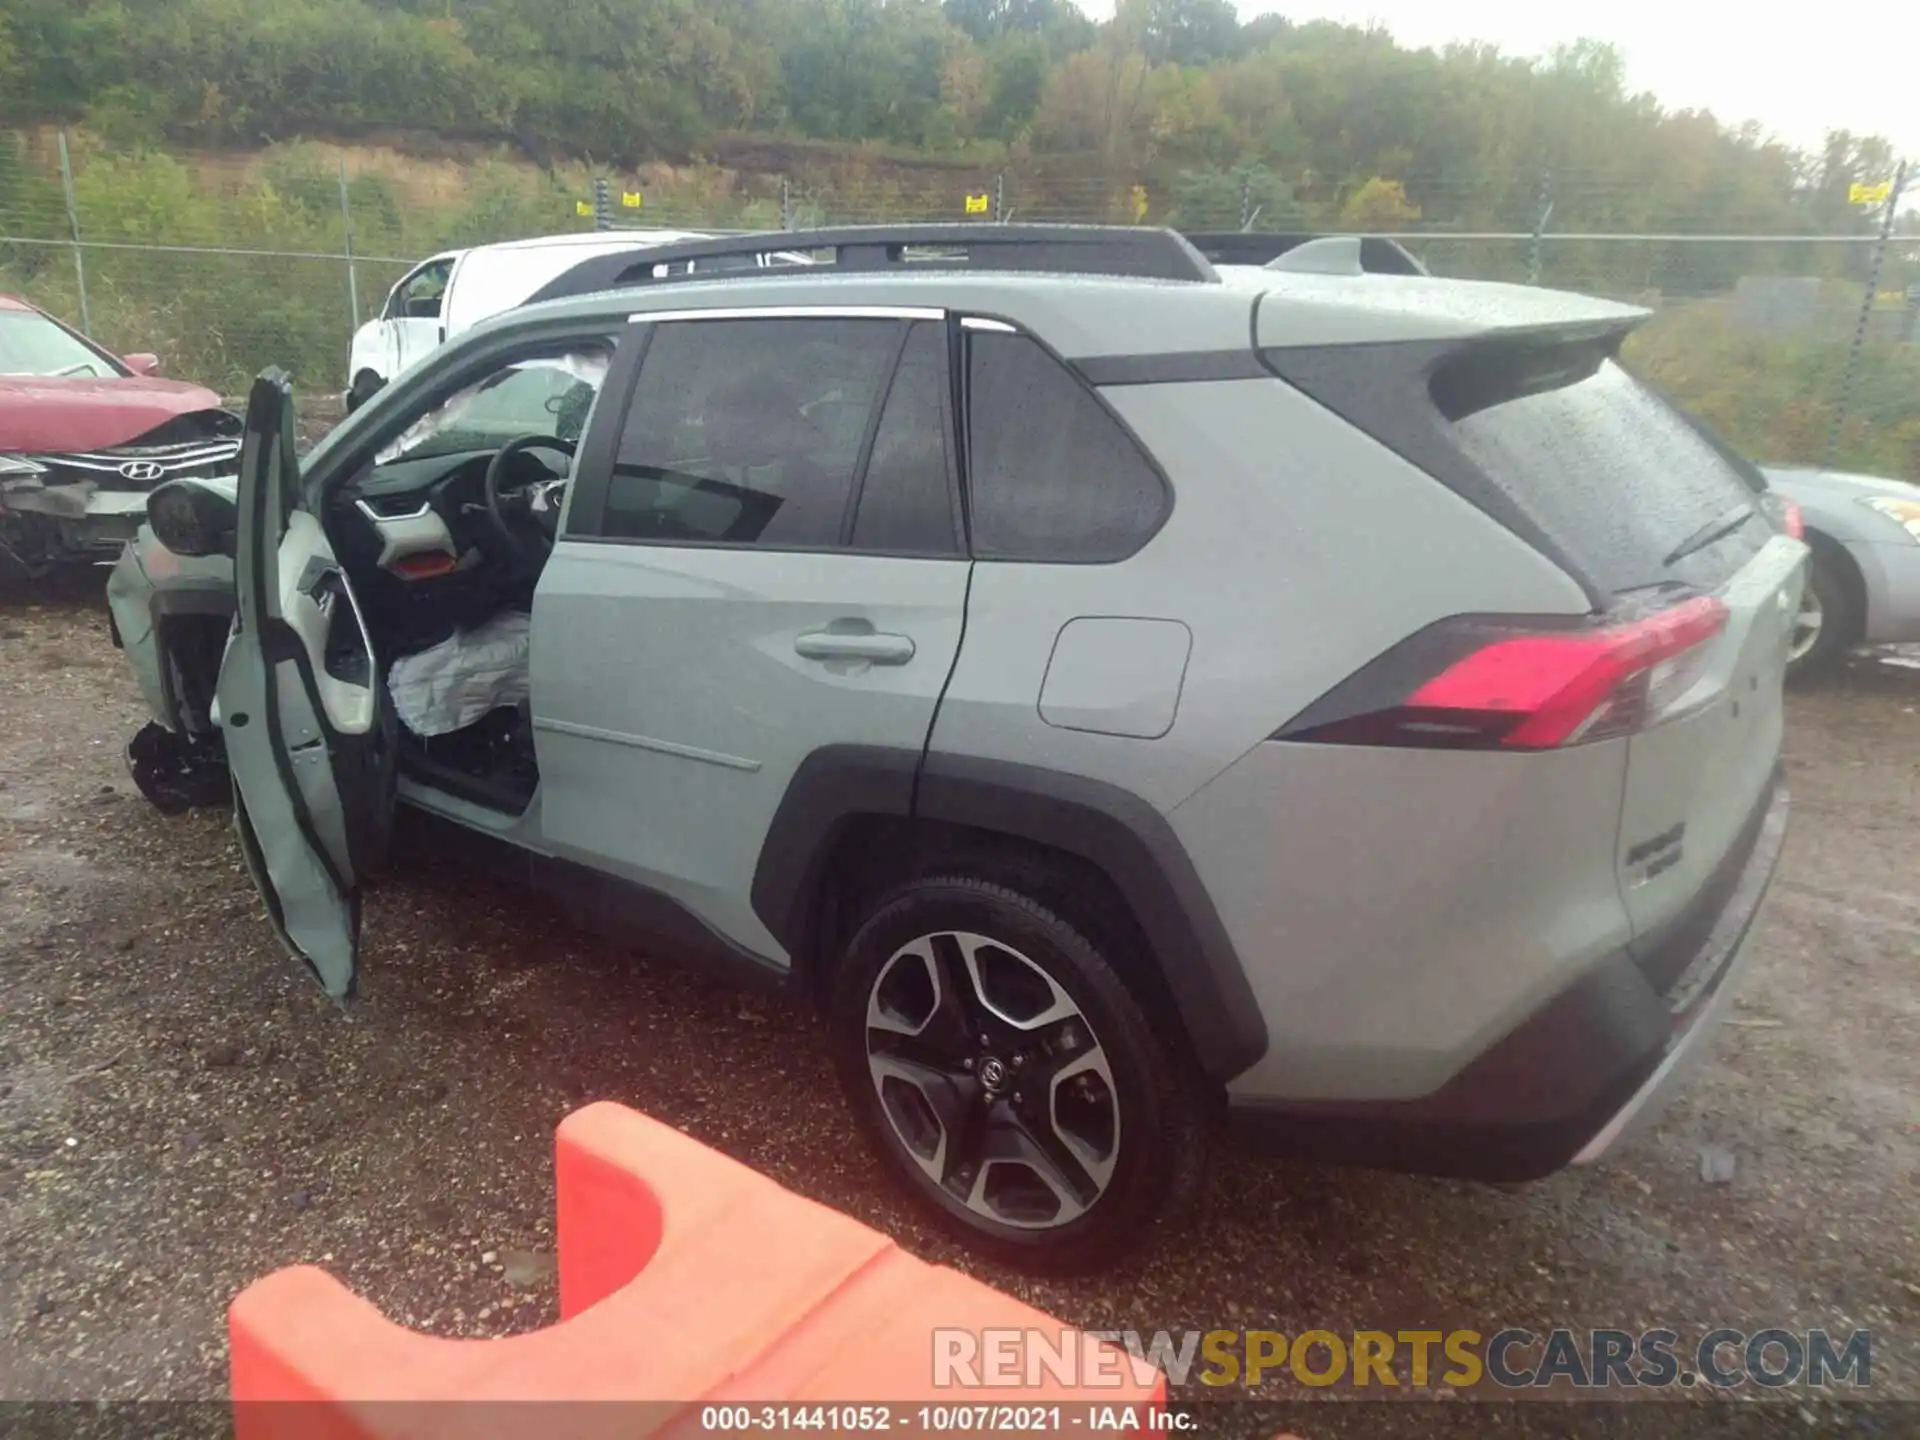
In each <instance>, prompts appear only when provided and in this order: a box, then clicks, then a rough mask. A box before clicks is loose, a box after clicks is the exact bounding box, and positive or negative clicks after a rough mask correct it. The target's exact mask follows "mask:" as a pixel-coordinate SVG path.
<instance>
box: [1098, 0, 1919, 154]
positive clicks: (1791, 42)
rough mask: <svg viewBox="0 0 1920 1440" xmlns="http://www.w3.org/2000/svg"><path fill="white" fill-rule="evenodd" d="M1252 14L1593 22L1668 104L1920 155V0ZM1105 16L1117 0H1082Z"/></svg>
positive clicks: (1530, 3) (1425, 3) (1438, 39)
mask: <svg viewBox="0 0 1920 1440" xmlns="http://www.w3.org/2000/svg"><path fill="white" fill-rule="evenodd" d="M1235 3H1236V5H1237V8H1238V9H1239V11H1240V18H1241V19H1242V20H1249V19H1251V18H1253V17H1254V16H1255V15H1260V14H1264V13H1267V12H1275V13H1278V14H1281V15H1285V16H1286V17H1287V18H1288V19H1290V20H1295V21H1300V20H1316V19H1326V20H1338V21H1340V22H1342V23H1344V24H1349V25H1365V24H1368V23H1370V22H1376V23H1378V24H1380V25H1383V26H1384V27H1385V28H1386V29H1388V30H1389V31H1391V32H1392V33H1393V35H1394V37H1395V38H1396V39H1397V40H1399V41H1400V43H1401V44H1403V45H1407V46H1411V47H1413V48H1416V49H1418V48H1423V47H1426V46H1436V47H1437V46H1440V45H1444V44H1446V43H1448V42H1449V41H1454V40H1486V41H1491V42H1492V43H1493V44H1496V45H1498V46H1499V47H1500V48H1501V49H1502V50H1505V51H1507V52H1508V53H1510V54H1514V55H1522V56H1533V55H1542V54H1545V53H1546V52H1547V51H1549V50H1551V49H1552V48H1553V46H1554V45H1556V44H1558V43H1560V42H1561V41H1565V40H1575V39H1579V38H1580V37H1582V36H1590V37H1591V38H1593V39H1596V40H1605V41H1608V42H1609V43H1611V44H1613V45H1616V46H1618V47H1619V48H1620V50H1621V52H1622V53H1623V54H1624V55H1625V56H1626V61H1627V79H1628V83H1629V85H1630V86H1631V87H1632V88H1633V89H1635V90H1651V91H1652V92H1653V93H1654V94H1655V95H1656V96H1658V97H1659V100H1660V103H1661V104H1662V105H1664V106H1666V107H1667V108H1668V109H1676V110H1678V109H1698V110H1711V111H1712V112H1713V113H1714V115H1715V116H1716V117H1718V118H1719V119H1720V120H1722V121H1724V122H1726V123H1728V124H1738V123H1739V122H1740V121H1742V120H1749V119H1752V120H1758V121H1759V122H1760V123H1761V124H1762V125H1764V126H1765V127H1766V128H1767V129H1769V130H1771V131H1773V132H1774V133H1775V134H1776V135H1778V136H1779V138H1780V139H1782V140H1784V141H1786V142H1788V143H1789V144H1792V145H1796V146H1799V147H1802V148H1810V147H1812V146H1814V145H1817V144H1818V143H1819V141H1820V138H1821V136H1822V135H1823V134H1825V132H1826V131H1828V130H1831V129H1848V130H1853V131H1856V132H1864V133H1869V134H1881V135H1885V136H1887V137H1888V138H1889V139H1891V140H1892V141H1893V142H1894V145H1895V148H1896V150H1897V151H1899V152H1900V153H1903V154H1905V155H1906V156H1907V157H1908V158H1910V159H1914V160H1920V83H1916V81H1920V6H1916V5H1914V4H1912V3H1910V0H1892V3H1885V0H1823V3H1819V4H1811V3H1807V0H1799V3H1796V4H1792V5H1778V6H1769V5H1766V4H1755V3H1751V0H1748V3H1743V4H1739V5H1734V4H1731V3H1725V0H1723V3H1719V4H1702V3H1699V0H1604V3H1600V4H1554V3H1552V0H1235ZM1081 8H1082V9H1083V10H1085V11H1086V12H1087V13H1088V14H1089V15H1093V16H1096V17H1098V18H1101V19H1104V18H1106V17H1107V16H1110V15H1111V14H1112V13H1113V0H1081Z"/></svg>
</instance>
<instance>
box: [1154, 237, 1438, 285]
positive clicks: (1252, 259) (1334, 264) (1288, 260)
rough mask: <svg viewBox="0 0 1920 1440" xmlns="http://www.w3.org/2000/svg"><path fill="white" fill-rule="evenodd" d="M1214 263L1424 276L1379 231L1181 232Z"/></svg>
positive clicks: (1413, 261) (1416, 262)
mask: <svg viewBox="0 0 1920 1440" xmlns="http://www.w3.org/2000/svg"><path fill="white" fill-rule="evenodd" d="M1186 236H1187V240H1188V242H1189V243H1191V244H1192V246H1193V248H1194V249H1196V250H1198V251H1199V252H1200V253H1201V254H1202V255H1204V256H1206V257H1207V259H1208V260H1210V261H1211V262H1212V263H1214V264H1215V265H1260V266H1264V267H1265V268H1267V269H1269V270H1294V271H1302V272H1310V273H1313V274H1320V275H1425V274H1427V273H1428V271H1427V267H1426V266H1425V265H1423V264H1421V263H1420V261H1419V259H1418V258H1417V257H1416V256H1415V255H1414V254H1413V253H1412V252H1411V251H1410V250H1408V249H1407V248H1406V247H1405V246H1404V245H1402V244H1401V243H1400V242H1399V241H1398V240H1390V239H1388V238H1387V237H1386V236H1384V235H1298V234H1295V235H1280V234H1261V233H1257V232H1253V231H1245V230H1228V231H1210V232H1209V231H1203V232H1199V233H1194V232H1186Z"/></svg>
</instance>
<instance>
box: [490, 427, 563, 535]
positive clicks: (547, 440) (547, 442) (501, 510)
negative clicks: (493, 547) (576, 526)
mask: <svg viewBox="0 0 1920 1440" xmlns="http://www.w3.org/2000/svg"><path fill="white" fill-rule="evenodd" d="M522 450H551V451H553V452H554V453H555V454H558V455H565V456H566V457H567V458H568V459H569V460H571V459H572V458H573V452H574V444H573V442H572V441H571V440H562V439H560V438H559V437H558V436H557V435H520V436H517V437H515V438H514V439H512V440H509V441H508V442H507V443H506V444H504V445H502V446H501V447H500V448H499V449H498V450H496V451H495V452H494V455H493V459H492V460H491V461H490V462H489V463H488V465H487V478H486V484H485V490H486V497H487V520H488V521H489V523H491V524H492V526H493V530H494V533H495V534H496V535H498V536H499V537H500V543H501V544H503V545H504V546H506V548H507V552H508V553H509V554H510V555H512V556H513V557H514V558H515V559H517V560H528V561H532V560H544V559H545V558H546V556H547V552H548V551H550V550H552V549H553V539H554V534H555V529H556V527H557V526H558V525H559V522H560V511H559V508H558V507H557V506H554V507H552V508H547V507H546V506H545V505H544V504H543V502H544V501H545V500H546V498H547V496H546V492H545V489H544V487H536V489H535V493H534V494H533V495H531V496H530V497H529V498H528V499H527V501H526V502H525V503H524V508H523V509H519V510H518V513H519V514H521V515H524V516H525V517H526V522H525V523H521V524H515V523H514V521H512V520H510V519H508V514H509V511H508V507H507V503H506V501H505V500H504V499H503V498H502V496H501V494H500V482H501V479H502V478H503V477H504V476H505V475H506V473H507V462H508V461H509V460H511V459H512V458H513V457H514V456H516V455H518V454H519V453H520V452H521V451H522ZM559 483H561V484H565V483H566V482H565V479H564V477H563V478H562V479H561V480H560V482H559Z"/></svg>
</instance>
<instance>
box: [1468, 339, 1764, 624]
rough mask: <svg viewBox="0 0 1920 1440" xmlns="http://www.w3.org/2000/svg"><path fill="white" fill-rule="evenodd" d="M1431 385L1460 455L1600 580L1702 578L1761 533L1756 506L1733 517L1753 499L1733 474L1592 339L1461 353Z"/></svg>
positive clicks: (1608, 584)
mask: <svg viewBox="0 0 1920 1440" xmlns="http://www.w3.org/2000/svg"><path fill="white" fill-rule="evenodd" d="M1431 392H1432V395H1433V399H1434V403H1435V405H1436V406H1437V407H1438V408H1439V410H1440V412H1441V414H1442V416H1443V417H1445V419H1446V420H1447V422H1448V423H1449V426H1450V429H1451V432H1452V436H1453V439H1454V442H1455V443H1456V444H1457V445H1458V447H1459V448H1460V450H1461V451H1462V452H1463V453H1464V455H1465V456H1466V458H1467V459H1468V460H1469V461H1471V462H1472V464H1473V465H1474V466H1475V467H1476V468H1477V469H1478V470H1479V471H1481V472H1482V473H1483V474H1484V475H1486V476H1487V477H1488V478H1489V479H1490V480H1492V481H1493V483H1494V484H1495V485H1497V486H1498V487H1499V488H1500V489H1502V490H1503V491H1505V492H1506V493H1507V494H1508V495H1509V496H1510V497H1511V498H1512V500H1513V501H1514V503H1515V504H1516V505H1518V506H1519V508H1520V509H1521V510H1523V511H1524V512H1526V514H1528V515H1529V516H1530V517H1531V518H1532V519H1533V520H1534V522H1535V523H1536V524H1538V525H1539V527H1540V528H1541V529H1542V530H1543V531H1545V532H1546V533H1547V534H1549V535H1551V536H1552V537H1553V538H1554V539H1555V540H1556V541H1557V542H1558V543H1559V544H1560V545H1561V546H1562V547H1563V548H1564V549H1565V550H1566V552H1567V553H1568V554H1569V555H1570V556H1572V557H1573V558H1575V559H1576V560H1577V561H1578V562H1579V563H1580V564H1581V565H1582V566H1584V567H1585V568H1587V569H1588V570H1589V571H1590V572H1591V573H1592V575H1593V577H1594V579H1595V581H1596V582H1597V583H1598V584H1599V585H1601V586H1602V587H1603V588H1605V589H1608V590H1611V591H1614V592H1616V593H1617V592H1620V591H1625V590H1631V589H1636V588H1640V587H1644V586H1649V585H1656V584H1659V583H1661V582H1663V581H1673V580H1679V581H1683V582H1686V583H1689V584H1693V585H1698V586H1701V587H1702V588H1707V589H1711V588H1715V587H1717V586H1719V585H1720V584H1722V583H1724V582H1725V581H1726V580H1727V579H1728V578H1729V577H1730V576H1731V575H1732V574H1733V573H1734V571H1736V570H1738V569H1739V568H1740V566H1741V565H1743V564H1744V563H1746V561H1747V560H1748V559H1750V558H1751V557H1752V556H1753V555H1754V554H1755V553H1756V552H1757V551H1758V550H1759V549H1760V547H1761V546H1762V545H1764V544H1765V543H1766V541H1767V538H1768V536H1769V534H1770V530H1769V527H1768V526H1767V524H1766V523H1765V522H1764V520H1762V519H1761V518H1759V516H1758V514H1757V512H1756V514H1755V515H1754V518H1752V519H1750V520H1748V521H1747V523H1745V524H1744V525H1743V524H1741V523H1739V522H1740V520H1741V512H1742V510H1743V508H1744V509H1748V510H1751V509H1752V508H1753V505H1754V492H1753V490H1752V488H1751V487H1750V486H1749V485H1748V483H1747V482H1746V480H1745V478H1744V477H1743V476H1742V475H1741V473H1740V472H1739V471H1738V470H1736V469H1735V468H1734V466H1733V465H1732V464H1730V463H1729V460H1728V458H1727V457H1726V456H1725V455H1723V454H1721V453H1720V451H1719V450H1718V449H1716V447H1715V446H1714V445H1713V443H1712V442H1711V441H1710V440H1709V439H1708V438H1707V437H1706V436H1704V435H1703V434H1702V433H1701V432H1700V430H1699V429H1698V428H1697V427H1696V426H1694V425H1693V424H1691V423H1690V422H1689V421H1688V420H1687V418H1686V417H1685V416H1684V415H1682V414H1681V413H1680V412H1678V411H1677V410H1675V409H1674V408H1673V407H1672V406H1670V405H1668V404H1667V403H1666V402H1665V401H1664V400H1662V399H1661V398H1660V397H1659V396H1658V395H1656V394H1655V393H1654V392H1653V391H1652V390H1650V389H1648V388H1647V387H1646V386H1644V385H1642V384H1641V383H1640V382H1639V381H1638V380H1636V379H1634V378H1633V376H1631V375H1630V374H1628V373H1627V372H1626V371H1625V370H1623V369H1622V368H1621V367H1620V365H1619V364H1618V363H1617V362H1616V361H1615V360H1613V359H1611V358H1609V356H1608V354H1607V353H1606V351H1604V350H1601V349H1593V348H1590V347H1578V348H1575V347H1567V346H1559V347H1539V348H1529V349H1527V350H1514V349H1510V348H1505V347H1503V348H1500V349H1491V350H1483V351H1480V352H1478V353H1473V352H1470V353H1468V354H1467V355H1464V356H1460V357H1456V358H1455V359H1453V360H1451V361H1448V362H1446V363H1443V364H1442V365H1441V366H1440V367H1439V369H1438V370H1437V371H1436V372H1435V375H1434V378H1433V382H1432V386H1431ZM1722 528H1727V529H1728V531H1729V533H1728V534H1726V535H1725V536H1724V537H1722V538H1720V539H1718V540H1715V541H1713V542H1712V543H1708V544H1704V545H1700V544H1699V542H1701V541H1702V540H1704V539H1705V537H1706V536H1707V535H1709V534H1711V533H1712V532H1713V531H1715V530H1718V529H1722ZM1695 546H1698V548H1693V547H1695ZM1682 549H1692V550H1693V553H1691V554H1687V555H1684V556H1681V557H1679V558H1677V559H1671V560H1670V559H1669V557H1671V556H1673V555H1674V554H1675V552H1677V551H1679V550H1682Z"/></svg>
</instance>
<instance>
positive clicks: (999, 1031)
mask: <svg viewBox="0 0 1920 1440" xmlns="http://www.w3.org/2000/svg"><path fill="white" fill-rule="evenodd" d="M866 1039H867V1067H868V1071H869V1074H870V1075H871V1077H872V1081H873V1086H874V1089H875V1091H876V1093H877V1094H878V1096H879V1099H880V1108H881V1110H882V1112H883V1113H884V1114H885V1116H886V1118H887V1123H888V1125H889V1126H890V1127H891V1128H892V1130H893V1133H894V1136H895V1137H896V1138H897V1139H898V1140H899V1142H900V1144H901V1146H902V1148H903V1149H904V1150H905V1152H906V1153H907V1155H908V1156H910V1157H911V1158H912V1160H913V1162H914V1163H915V1164H916V1165H918V1166H919V1168H920V1169H921V1171H922V1172H924V1174H925V1175H926V1176H927V1178H928V1179H929V1180H930V1181H931V1182H932V1183H933V1184H934V1185H935V1186H937V1187H938V1188H939V1190H940V1191H941V1192H943V1193H944V1195H945V1196H946V1197H947V1198H948V1199H949V1200H950V1201H951V1202H954V1203H956V1204H958V1205H960V1206H963V1207H964V1208H965V1209H966V1210H968V1211H970V1212H972V1213H973V1214H975V1215H978V1216H980V1217H982V1218H984V1219H988V1220H991V1221H994V1222H997V1223H998V1224H1001V1225H1007V1226H1012V1227H1015V1228H1018V1229H1026V1230H1045V1229H1051V1228H1053V1227H1056V1226H1060V1225H1065V1224H1067V1223H1069V1222H1071V1221H1073V1220H1075V1219H1078V1218H1079V1217H1080V1216H1082V1215H1084V1214H1085V1213H1086V1212H1087V1211H1088V1210H1089V1209H1091V1208H1092V1207H1093V1205H1094V1204H1095V1203H1096V1202H1097V1201H1098V1200H1099V1199H1100V1197H1101V1195H1102V1194H1104V1193H1105V1191H1106V1189H1107V1187H1108V1185H1109V1184H1110V1183H1111V1182H1112V1179H1113V1172H1114V1164H1115V1161H1116V1160H1117V1159H1118V1157H1119V1153H1120V1101H1119V1093H1118V1087H1117V1086H1116V1084H1115V1082H1114V1077H1113V1070H1112V1066H1111V1064H1110V1062H1109V1060H1108V1058H1107V1052H1106V1049H1105V1047H1104V1046H1103V1045H1102V1044H1101V1042H1100V1038H1099V1036H1098V1035H1097V1034H1096V1033H1095V1031H1094V1028H1093V1026H1092V1024H1091V1023H1090V1022H1089V1020H1088V1019H1087V1016H1086V1015H1085V1014H1084V1013H1083V1012H1082V1011H1081V1009H1080V1007H1079V1006H1078V1005H1077V1004H1076V1003H1075V1002H1074V1001H1073V999H1072V997H1070V996H1069V995H1068V994H1067V992H1066V991H1065V990H1064V989H1062V988H1061V986H1060V985H1059V983H1058V982H1056V981H1055V980H1054V979H1053V977H1052V976H1051V975H1049V974H1048V973H1047V972H1046V971H1045V970H1044V969H1042V968H1041V967H1040V966H1039V965H1038V964H1036V963H1035V962H1034V961H1033V960H1031V959H1030V958H1028V957H1027V956H1025V955H1023V954H1021V953H1020V952H1019V951H1017V950H1014V949H1012V948H1010V947H1009V946H1006V945H1004V944H1001V943H1000V942H998V941H995V940H992V939H990V938H988V937H987V936H984V935H976V934H970V933H967V932H963V931H941V932H937V933H934V934H928V935H923V936H921V937H920V938H918V939H916V940H913V941H911V942H909V943H908V944H906V945H903V946H901V947H900V949H898V950H896V951H895V952H894V953H893V955H892V956H891V957H889V958H888V960H887V963H886V964H885V965H883V966H882V967H881V968H880V973H879V975H878V976H877V977H876V978H875V980H874V983H873V988H872V989H871V991H870V992H869V993H868V997H867V1014H866Z"/></svg>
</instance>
